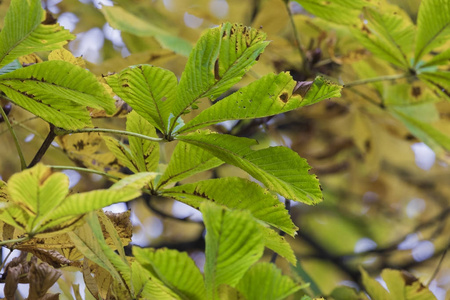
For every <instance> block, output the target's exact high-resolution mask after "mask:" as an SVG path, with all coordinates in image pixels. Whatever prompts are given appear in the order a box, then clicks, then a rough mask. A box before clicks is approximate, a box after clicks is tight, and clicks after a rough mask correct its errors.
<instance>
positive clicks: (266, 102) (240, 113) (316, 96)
mask: <svg viewBox="0 0 450 300" xmlns="http://www.w3.org/2000/svg"><path fill="white" fill-rule="evenodd" d="M296 84H297V83H296V82H295V81H294V80H293V79H292V77H291V76H290V75H289V73H280V74H278V75H275V74H269V75H266V76H264V77H262V78H261V79H258V80H257V81H255V82H252V83H251V84H250V85H248V86H247V87H244V88H241V89H240V90H239V91H237V92H235V93H234V94H232V95H230V96H228V97H226V98H224V99H222V100H220V101H219V102H217V103H216V104H214V105H213V106H211V107H209V108H207V109H205V110H204V111H202V112H201V113H200V114H199V115H198V116H196V117H195V118H194V119H192V120H191V121H190V122H189V123H187V124H186V125H185V126H184V127H182V128H181V129H180V130H179V131H178V132H179V133H183V132H187V131H192V130H195V129H198V128H202V127H205V126H209V125H212V124H216V123H219V122H223V121H226V120H242V119H253V118H262V117H266V116H273V115H277V114H281V113H284V112H287V111H290V110H294V109H297V108H299V107H302V106H305V105H309V104H313V103H316V102H318V101H320V100H323V99H326V98H331V97H339V96H340V89H341V87H340V86H338V85H335V84H332V83H329V82H326V81H325V80H323V79H322V78H321V77H317V78H316V80H315V81H314V82H313V83H310V82H308V84H309V86H308V90H309V91H308V92H307V93H303V95H301V94H300V93H299V92H302V91H298V90H297V88H296ZM305 94H306V95H305ZM303 96H304V97H303Z"/></svg>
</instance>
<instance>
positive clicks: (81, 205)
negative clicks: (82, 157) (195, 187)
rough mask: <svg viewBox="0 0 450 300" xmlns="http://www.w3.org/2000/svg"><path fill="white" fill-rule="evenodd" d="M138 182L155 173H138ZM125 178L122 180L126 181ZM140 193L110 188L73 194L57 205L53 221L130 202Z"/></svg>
mask: <svg viewBox="0 0 450 300" xmlns="http://www.w3.org/2000/svg"><path fill="white" fill-rule="evenodd" d="M138 175H139V176H140V178H139V179H140V180H145V181H146V182H148V181H150V180H151V179H153V178H155V173H139V174H138ZM126 179H127V178H125V179H124V180H126ZM140 195H141V192H140V190H139V189H137V188H136V187H126V186H125V187H123V188H118V187H117V186H116V187H114V186H113V187H111V188H110V189H108V190H95V191H91V192H86V193H79V194H73V195H70V196H69V197H67V198H66V200H65V201H64V203H62V204H61V205H59V206H58V207H57V208H56V209H55V210H54V211H53V212H52V213H51V217H52V218H54V219H58V218H62V217H67V216H77V215H82V214H85V213H87V212H90V211H94V210H97V209H100V208H103V207H105V206H108V205H111V204H114V203H119V202H126V201H130V200H132V199H134V198H136V197H139V196H140Z"/></svg>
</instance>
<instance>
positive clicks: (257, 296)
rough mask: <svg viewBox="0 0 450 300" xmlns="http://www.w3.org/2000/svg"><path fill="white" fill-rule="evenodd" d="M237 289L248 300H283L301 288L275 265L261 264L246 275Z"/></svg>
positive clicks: (253, 267)
mask: <svg viewBox="0 0 450 300" xmlns="http://www.w3.org/2000/svg"><path fill="white" fill-rule="evenodd" d="M237 289H238V290H239V291H240V292H241V293H242V294H243V295H244V296H245V297H246V299H247V300H283V299H285V298H286V297H288V296H289V295H291V294H293V293H295V292H296V291H298V290H300V289H301V287H300V286H299V285H297V284H295V282H294V281H293V280H292V279H291V278H289V277H288V276H283V275H282V274H281V270H280V269H277V267H276V266H275V265H274V264H271V263H259V264H255V265H254V266H252V267H251V268H250V270H248V271H247V273H245V275H244V277H243V278H242V279H241V281H240V282H239V284H238V285H237Z"/></svg>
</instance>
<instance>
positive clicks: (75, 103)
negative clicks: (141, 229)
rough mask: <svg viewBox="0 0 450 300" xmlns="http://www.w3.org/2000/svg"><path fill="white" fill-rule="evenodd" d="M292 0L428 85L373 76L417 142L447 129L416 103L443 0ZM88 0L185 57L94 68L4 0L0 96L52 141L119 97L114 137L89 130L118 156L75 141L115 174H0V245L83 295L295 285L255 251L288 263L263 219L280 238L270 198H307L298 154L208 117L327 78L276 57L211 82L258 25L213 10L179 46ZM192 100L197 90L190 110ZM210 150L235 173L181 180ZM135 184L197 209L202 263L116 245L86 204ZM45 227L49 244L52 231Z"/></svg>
mask: <svg viewBox="0 0 450 300" xmlns="http://www.w3.org/2000/svg"><path fill="white" fill-rule="evenodd" d="M297 2H299V3H300V4H301V5H302V6H303V7H304V8H305V9H306V10H308V11H310V12H311V13H313V14H314V15H316V16H317V17H319V18H323V19H325V20H328V21H330V22H335V23H338V24H341V25H344V26H347V27H348V30H350V31H351V32H352V34H353V35H354V36H355V37H356V38H357V39H358V41H359V42H360V43H361V44H362V45H363V46H364V47H365V48H366V49H368V50H369V51H371V52H372V53H373V54H374V55H376V56H378V57H379V58H380V59H381V60H384V61H385V62H388V63H389V64H390V65H392V66H393V68H395V70H400V71H401V72H403V73H402V74H400V75H401V76H398V77H399V78H400V77H403V78H412V79H419V80H421V81H422V82H423V83H424V84H426V85H427V86H428V90H425V91H424V92H423V95H422V96H421V97H422V98H420V99H418V100H417V101H416V102H414V103H411V101H409V99H408V97H409V95H410V94H411V93H412V92H414V91H415V90H414V88H415V87H414V86H412V85H411V84H409V82H408V83H404V84H399V85H397V86H385V85H383V84H381V83H376V84H374V87H375V88H376V89H377V91H378V92H379V94H381V95H382V96H383V97H384V99H383V101H384V102H383V103H382V106H383V107H387V108H388V109H389V111H390V112H391V113H392V114H393V115H394V116H396V117H397V118H399V119H400V120H401V121H402V122H403V123H404V124H406V125H407V126H408V128H409V129H410V131H411V132H412V133H414V134H415V135H416V136H418V137H420V138H422V139H423V140H424V141H425V142H426V143H428V144H429V145H432V146H433V147H443V148H444V149H447V150H448V149H449V147H450V146H449V145H450V142H449V140H448V137H447V136H446V135H445V134H444V133H442V132H440V131H439V130H437V129H436V128H434V127H433V126H432V125H430V124H429V123H428V122H427V121H428V119H427V117H424V118H421V117H420V116H419V115H420V114H419V113H418V111H421V108H425V110H429V109H430V107H429V104H432V103H433V102H434V101H436V94H438V95H440V96H442V97H444V98H448V92H447V91H448V87H449V86H448V80H447V79H449V78H448V71H447V70H445V69H444V67H445V65H446V64H447V63H448V60H449V57H450V56H449V53H450V52H449V51H448V49H446V48H445V45H446V43H447V40H448V36H449V26H450V25H449V24H450V21H449V19H448V18H449V17H448V16H449V15H450V13H449V11H448V7H450V5H449V3H448V0H423V1H422V4H421V7H420V11H419V16H418V20H417V24H414V23H413V22H412V21H411V20H410V19H409V17H407V16H406V14H404V13H403V12H402V11H401V10H399V9H398V8H396V7H394V6H392V5H390V4H388V3H387V2H385V1H377V2H376V3H372V1H366V0H361V1H334V0H333V1H308V0H297ZM441 7H443V8H442V9H441ZM101 11H102V13H103V14H104V16H105V18H106V19H107V20H108V22H109V23H110V25H111V26H113V27H116V28H119V29H121V30H122V31H123V32H128V33H132V34H135V35H138V36H140V37H145V36H151V37H153V38H154V39H155V40H156V41H157V42H158V43H159V44H160V45H161V47H163V48H166V49H170V50H172V51H174V52H175V53H177V54H180V55H183V56H187V57H188V60H187V63H186V66H185V69H184V71H183V73H182V75H181V77H180V79H178V78H177V76H176V75H175V73H173V72H171V71H169V70H166V69H162V68H159V67H155V66H152V65H149V64H137V65H133V66H129V67H127V68H125V69H123V70H115V72H116V73H114V74H109V75H104V76H103V78H100V79H99V78H97V77H96V76H95V75H93V73H91V72H90V71H88V70H87V69H85V65H84V62H83V60H82V59H80V58H75V57H74V56H73V55H72V54H71V53H70V52H69V51H67V50H64V49H61V47H62V46H63V45H65V44H66V43H67V41H68V40H71V39H73V38H74V36H73V35H72V34H70V33H69V32H68V31H67V30H65V29H64V28H62V27H61V26H59V25H58V24H48V23H49V22H46V21H44V20H45V19H46V18H45V11H44V10H43V9H42V7H41V5H40V1H37V0H12V1H11V5H10V8H9V10H8V13H7V15H6V18H5V26H4V28H3V29H2V31H1V33H0V91H1V92H2V93H3V94H4V95H6V97H5V98H6V99H8V100H10V101H12V102H13V103H14V104H16V105H18V106H21V107H22V108H24V109H25V110H28V111H29V112H31V113H33V114H34V115H36V116H38V117H40V118H42V119H43V120H45V121H47V122H48V123H50V124H51V125H52V127H51V130H53V126H55V127H56V129H55V130H54V133H55V134H58V135H61V136H60V140H61V141H65V142H66V143H68V144H70V143H71V142H70V141H72V140H71V138H73V137H74V135H75V134H77V133H79V132H83V131H87V130H91V129H92V130H94V129H96V128H92V127H93V122H92V118H93V116H94V115H95V113H96V112H95V111H97V112H98V111H102V113H101V114H102V116H107V115H116V113H118V111H117V108H116V105H115V101H116V100H115V99H119V98H120V101H122V100H123V101H124V102H125V103H127V104H128V105H129V106H130V107H131V108H132V111H131V112H130V113H128V114H127V115H126V125H125V127H126V128H125V129H126V130H125V131H122V132H120V133H121V134H126V135H128V138H127V139H118V138H117V137H116V136H102V139H103V140H104V142H105V144H106V147H107V148H108V149H109V151H110V153H108V155H109V158H112V159H113V161H114V163H115V164H116V165H118V166H122V167H125V168H126V171H124V169H120V168H117V169H115V170H110V169H108V168H106V167H105V168H100V166H98V165H96V158H97V157H99V155H100V154H98V153H97V152H96V151H95V150H93V151H92V153H90V154H92V159H91V162H92V169H96V170H86V171H92V172H93V171H96V172H100V173H102V172H103V174H104V175H107V176H109V177H111V178H114V180H115V181H118V182H116V183H115V184H114V185H112V186H111V187H110V188H109V189H107V190H95V191H91V192H85V193H72V194H71V192H70V191H69V188H68V186H69V183H68V178H67V177H66V176H65V175H63V174H61V173H52V170H51V168H49V167H46V166H44V165H42V164H38V165H37V166H35V167H33V168H30V169H27V170H25V171H23V172H21V173H17V174H15V175H14V176H12V177H11V178H10V179H9V180H8V182H7V183H6V182H3V181H2V182H0V184H1V185H0V200H1V201H0V220H1V222H0V225H3V226H1V230H0V233H1V234H0V236H1V239H2V242H1V243H2V245H7V246H10V247H15V248H17V249H21V250H24V251H29V252H31V253H33V254H35V255H36V256H38V257H39V258H40V259H42V260H43V261H46V262H48V263H51V264H52V265H54V266H57V267H60V266H66V265H69V266H71V267H75V268H77V269H78V270H79V271H81V272H82V273H83V277H84V281H85V283H86V287H87V290H86V292H87V295H90V296H93V297H94V298H96V299H110V298H116V299H284V298H286V297H288V296H289V295H291V294H293V293H295V292H297V291H298V290H300V289H302V288H304V287H305V286H302V285H300V284H299V283H298V282H297V281H296V280H294V279H292V278H290V277H288V276H285V275H282V273H281V271H280V270H279V269H277V268H276V267H275V265H274V264H269V263H262V262H259V261H260V259H261V258H262V256H263V252H264V250H265V248H268V249H270V250H272V251H273V252H276V253H277V254H278V255H280V256H281V257H284V258H285V259H286V260H287V261H288V262H289V263H290V264H292V265H294V266H295V265H296V264H297V258H296V256H295V254H294V251H293V250H292V248H291V246H290V245H289V243H288V242H287V240H286V239H285V238H284V237H283V236H282V235H279V234H278V232H284V233H286V234H287V235H289V236H291V237H295V235H296V232H297V230H299V229H298V227H297V226H296V225H295V224H294V222H293V221H292V219H291V217H290V215H289V212H288V211H287V210H286V207H285V206H284V204H283V203H282V202H280V201H279V199H278V197H280V198H281V197H282V198H285V199H287V201H290V200H292V201H296V202H302V203H304V204H317V203H319V202H321V201H322V191H321V188H320V185H319V182H318V180H317V178H316V176H315V175H313V174H311V173H310V166H309V164H308V163H307V161H306V160H305V159H303V158H301V157H300V156H299V155H298V154H297V153H296V152H294V151H292V150H290V149H289V148H286V147H268V148H261V147H259V146H258V142H257V141H256V140H254V139H249V138H244V137H236V136H233V135H228V134H221V133H218V132H215V131H214V128H215V127H214V126H215V125H217V124H220V123H222V122H224V121H227V120H249V119H255V118H264V117H270V116H275V115H278V114H283V113H286V112H289V111H293V110H296V109H299V108H302V107H303V106H307V105H311V104H315V103H317V102H320V101H322V100H324V99H328V98H333V97H339V96H340V91H341V88H342V87H341V86H340V85H337V84H333V83H331V82H330V81H328V80H326V79H324V78H323V77H316V78H315V79H314V80H312V81H308V82H297V81H295V80H293V78H292V77H291V75H290V74H289V73H288V72H281V73H279V74H274V73H269V74H267V75H264V76H262V77H260V78H259V79H257V80H255V81H252V82H250V83H249V84H248V85H246V86H244V87H242V88H240V89H238V90H237V91H234V92H233V93H227V92H229V91H230V90H231V89H233V88H234V87H235V86H236V84H238V83H239V82H241V80H242V79H243V78H245V76H246V73H247V72H248V71H249V70H250V68H252V66H253V65H255V64H256V62H257V61H258V60H259V58H260V56H261V55H263V52H264V51H265V49H266V47H267V45H268V44H269V42H268V41H267V40H266V34H265V33H264V32H263V31H262V30H256V29H253V28H250V27H246V26H243V25H240V24H232V23H223V24H222V25H220V26H217V27H214V28H211V29H208V30H206V31H205V32H204V33H203V34H202V36H201V37H200V39H199V40H198V42H197V43H196V45H195V46H192V45H191V44H190V42H188V41H187V40H185V39H183V38H180V37H177V36H176V35H174V34H172V33H171V32H169V31H166V30H164V29H161V28H158V27H157V26H154V25H153V24H151V23H149V22H147V21H144V20H143V19H137V18H136V16H134V15H133V14H131V13H129V12H127V11H126V10H124V9H123V8H121V7H119V6H113V7H103V8H102V9H101ZM23 12H26V14H27V18H26V22H22V17H23V16H22V14H23ZM431 15H433V17H431ZM50 23H51V22H50ZM52 50H53V51H52ZM42 51H52V52H51V53H50V54H49V55H48V58H47V60H46V61H45V62H38V63H35V64H31V65H27V64H22V63H21V61H23V58H24V56H26V55H30V54H33V53H35V52H42ZM436 53H437V54H436ZM358 71H359V72H364V68H360V70H355V72H358ZM219 99H220V100H219ZM202 102H211V103H212V105H211V106H209V107H208V108H206V109H204V110H202V111H200V112H199V111H198V110H199V106H201V104H202ZM422 105H423V106H422ZM417 106H419V109H418V108H417ZM193 112H194V113H195V116H194V117H190V116H189V114H191V113H193ZM86 127H87V128H86ZM110 132H113V131H110ZM116 133H117V131H116ZM70 134H73V135H70ZM96 142H97V141H96ZM169 142H172V143H176V146H175V147H174V151H173V153H172V155H171V157H170V159H168V161H167V165H164V164H162V163H161V159H160V157H161V153H162V152H163V151H164V146H162V144H163V143H169ZM73 146H74V147H75V148H76V147H77V146H78V145H76V144H73ZM83 147H84V146H83ZM86 147H87V146H86ZM90 147H92V148H94V147H93V145H92V144H91V145H90ZM160 152H161V153H160ZM73 160H74V161H76V158H74V159H73ZM222 164H228V165H232V166H234V167H236V168H239V169H241V170H242V171H243V174H244V173H245V174H247V176H243V177H222V178H216V179H207V180H202V181H196V182H195V181H192V180H191V181H190V183H184V180H186V179H191V178H192V177H193V176H194V175H197V174H198V173H201V172H203V171H207V170H211V169H214V168H216V167H219V166H221V165H222ZM99 170H100V171H99ZM130 173H132V175H129V174H130ZM120 178H121V180H119V179H120ZM142 193H146V194H150V195H151V196H152V197H153V196H158V197H162V198H166V199H175V200H178V201H180V202H183V203H185V204H187V205H189V206H191V207H194V208H196V209H199V210H200V211H201V212H202V214H203V220H204V225H205V228H206V236H205V241H206V251H205V266H204V272H203V274H202V272H201V271H200V270H199V269H198V267H197V266H196V265H195V262H194V261H193V260H192V259H191V258H190V257H189V256H188V255H187V254H186V253H182V252H178V251H175V250H169V249H159V250H154V249H141V248H139V247H132V253H133V255H132V256H127V255H125V252H124V250H123V247H124V246H125V245H127V244H128V243H129V237H130V236H131V233H129V234H128V235H127V237H126V238H125V237H124V236H123V231H120V230H119V225H118V224H117V222H116V223H114V222H113V220H112V219H111V218H110V217H108V216H106V215H105V214H104V213H102V212H101V211H97V210H98V209H100V208H102V207H105V206H107V205H110V204H113V203H117V202H125V201H131V200H132V199H135V198H136V197H139V196H140V195H141V194H142ZM126 218H129V215H128V216H126ZM123 227H127V226H123ZM11 228H12V229H11ZM33 241H35V242H33ZM58 241H60V242H61V245H59V246H58V247H54V246H52V245H53V244H54V243H58ZM52 243H53V244H52ZM116 251H117V252H116ZM81 259H82V260H81ZM362 274H363V284H364V286H365V288H366V290H367V292H368V294H369V295H370V297H371V298H373V299H391V298H392V297H394V298H395V297H400V296H399V295H405V296H404V298H405V299H413V298H414V297H416V296H417V297H419V299H433V296H432V295H431V293H430V292H429V290H428V289H425V288H423V286H422V285H421V284H420V283H419V282H418V281H417V280H413V281H412V283H411V282H410V281H407V280H405V279H404V276H403V275H404V274H400V273H399V272H395V271H390V270H387V271H385V272H384V273H383V274H382V275H383V278H384V279H385V281H386V283H387V284H388V287H389V290H390V292H389V293H387V292H386V291H385V290H384V289H383V288H382V287H381V286H379V285H377V284H376V282H374V281H373V280H371V279H370V278H369V277H368V276H367V274H366V273H365V272H364V271H362ZM44 292H45V291H44ZM332 296H333V298H334V299H337V300H339V299H365V298H367V297H366V296H365V295H364V294H362V293H359V294H358V293H357V292H355V291H354V290H352V289H346V288H338V289H336V290H335V291H333V293H332ZM394 298H392V299H394ZM304 299H309V297H308V296H305V297H304Z"/></svg>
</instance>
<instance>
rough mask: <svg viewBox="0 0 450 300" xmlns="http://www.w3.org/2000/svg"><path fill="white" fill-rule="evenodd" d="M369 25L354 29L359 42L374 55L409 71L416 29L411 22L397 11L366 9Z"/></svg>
mask: <svg viewBox="0 0 450 300" xmlns="http://www.w3.org/2000/svg"><path fill="white" fill-rule="evenodd" d="M364 16H365V20H366V21H367V23H364V25H362V26H363V28H362V29H359V28H358V29H354V30H353V33H354V34H355V36H356V37H357V38H358V40H359V41H360V42H361V43H362V44H363V45H364V46H365V47H366V48H367V49H368V50H370V51H371V52H372V53H373V54H375V55H377V56H379V57H380V58H382V59H384V60H387V61H389V62H391V63H392V64H394V65H397V66H399V67H402V68H404V69H408V67H409V60H408V58H407V55H408V54H409V53H410V52H411V51H412V45H413V43H414V36H415V27H414V25H413V24H412V22H411V20H410V19H408V17H407V16H405V15H403V14H399V13H397V12H395V11H387V12H380V11H378V10H376V9H370V8H366V9H364Z"/></svg>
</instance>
